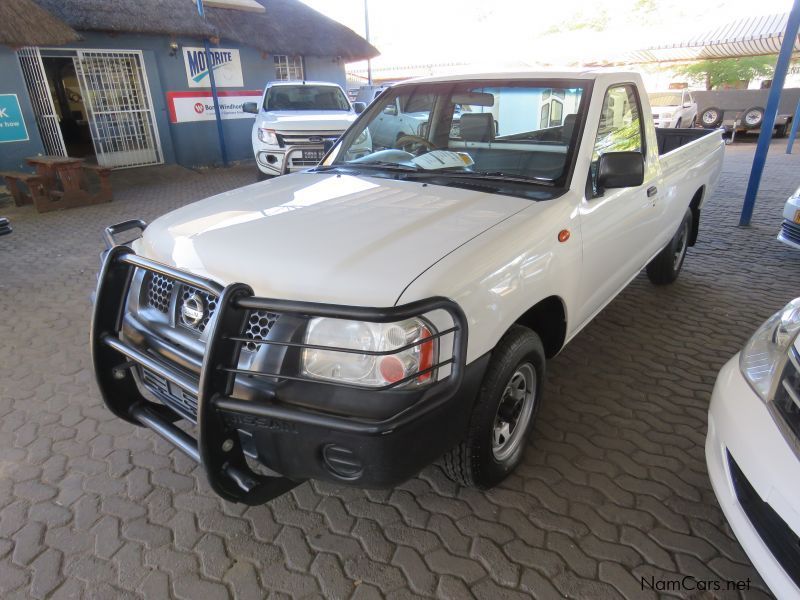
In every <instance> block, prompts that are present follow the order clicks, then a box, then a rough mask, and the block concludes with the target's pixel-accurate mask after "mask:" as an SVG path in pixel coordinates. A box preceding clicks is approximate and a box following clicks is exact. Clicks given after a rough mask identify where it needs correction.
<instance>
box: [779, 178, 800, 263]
mask: <svg viewBox="0 0 800 600" xmlns="http://www.w3.org/2000/svg"><path fill="white" fill-rule="evenodd" d="M778 241H780V242H783V243H784V244H786V245H787V246H791V247H792V248H797V249H799V250H800V189H798V190H797V191H796V192H795V193H794V194H793V195H792V196H791V197H790V198H789V199H788V200H787V201H786V204H785V205H784V207H783V223H782V224H781V231H780V233H778Z"/></svg>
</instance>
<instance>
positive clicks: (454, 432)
mask: <svg viewBox="0 0 800 600" xmlns="http://www.w3.org/2000/svg"><path fill="white" fill-rule="evenodd" d="M398 99H400V103H401V104H403V105H408V104H409V103H414V104H415V109H416V112H419V113H425V119H424V121H425V123H426V126H425V127H422V128H420V129H419V130H418V131H416V132H414V133H409V134H408V135H405V136H403V137H402V138H401V139H398V140H396V143H395V146H394V147H391V148H385V147H383V146H382V145H379V146H376V148H367V149H366V153H365V148H364V140H365V139H369V138H371V137H372V136H370V135H369V132H370V129H371V128H372V127H373V126H374V124H375V123H376V120H377V119H379V118H380V116H381V115H383V114H385V112H384V111H385V109H386V106H390V105H392V104H396V102H397V101H398ZM423 99H424V101H423ZM554 103H557V104H559V105H560V106H562V107H571V108H570V111H571V112H569V113H568V114H567V113H566V111H564V116H563V118H559V119H558V122H559V124H558V125H556V126H550V124H551V123H552V120H551V119H550V118H549V115H552V114H553V112H554V110H555V111H556V112H558V108H555V109H554V108H553V104H554ZM456 106H459V107H461V111H460V117H459V121H460V122H459V127H458V128H457V135H454V129H453V127H452V125H453V118H454V113H455V107H456ZM543 115H545V116H547V117H548V118H547V119H546V121H545V122H544V123H542V122H540V119H541V118H544V117H543ZM723 153H724V144H723V141H722V137H721V133H720V132H719V131H716V130H702V129H697V130H680V129H676V130H659V131H658V132H657V131H656V129H655V128H654V127H653V120H652V112H651V109H650V106H649V104H648V102H647V95H646V94H645V93H644V91H643V87H642V82H641V80H640V78H639V76H638V75H636V74H632V73H623V72H575V73H552V72H547V73H539V72H533V73H515V74H497V73H491V74H479V75H475V76H470V77H464V76H459V77H439V78H427V79H419V80H414V81H409V82H405V83H401V84H398V85H396V86H394V87H392V88H391V89H390V90H388V91H386V92H385V93H384V94H382V95H381V96H380V97H379V98H378V99H377V100H376V101H375V102H374V103H373V104H372V105H371V106H370V107H369V108H368V109H367V110H366V111H365V112H364V113H363V114H362V115H361V116H360V117H359V118H358V120H357V121H356V122H355V123H354V124H353V126H352V127H350V129H348V130H347V132H346V133H345V134H344V136H343V137H342V138H341V139H340V140H339V141H338V142H337V143H336V144H335V145H334V146H333V147H332V148H331V149H330V150H329V151H328V153H327V154H326V156H325V157H324V159H323V161H322V162H321V164H320V165H319V166H317V167H316V168H314V169H311V170H309V171H306V172H303V173H296V174H292V175H288V176H285V177H280V178H277V179H273V180H271V181H268V182H263V183H257V184H253V185H251V186H247V187H244V188H241V189H237V190H232V191H229V192H226V193H224V194H220V195H218V196H215V197H212V198H208V199H206V200H202V201H200V202H196V203H194V204H191V205H188V206H185V207H183V208H180V209H178V210H175V211H173V212H171V213H168V214H166V215H164V216H162V217H160V218H159V219H157V220H155V221H154V222H152V223H150V224H149V225H147V224H145V223H144V222H141V221H130V222H126V223H121V224H118V225H115V226H112V227H110V228H109V229H108V230H107V231H106V241H107V244H108V246H109V250H108V251H107V252H106V255H105V258H104V262H103V267H102V271H101V274H100V277H99V283H98V288H97V293H96V302H95V312H94V319H93V324H92V336H91V338H92V348H93V357H94V368H95V373H96V378H97V381H98V384H99V387H100V390H101V392H102V396H103V398H104V401H105V403H106V404H107V406H108V407H109V408H110V409H111V410H112V411H113V412H114V413H115V414H116V415H118V416H119V417H121V418H123V419H126V420H128V421H130V422H132V423H135V424H137V425H145V426H148V427H150V428H152V429H154V430H155V431H156V432H158V433H159V434H160V435H162V436H163V437H165V438H166V439H168V440H170V441H172V442H173V443H174V444H176V445H177V446H178V447H180V448H181V449H182V450H183V451H185V452H186V453H188V454H189V455H190V456H192V457H194V458H195V459H197V460H198V461H200V462H201V463H202V464H203V466H204V468H205V471H206V473H207V476H208V479H209V482H210V484H211V486H212V487H213V489H214V490H216V492H217V493H219V494H220V495H221V496H223V497H224V498H227V499H229V500H234V501H239V502H245V503H250V504H257V503H260V502H264V501H266V500H269V499H270V498H272V497H274V496H276V495H278V494H281V493H283V492H285V491H286V490H287V489H289V488H291V487H292V486H294V485H297V484H298V483H299V482H302V481H304V480H306V479H310V478H314V479H323V480H329V481H334V482H338V483H342V484H350V485H355V486H363V487H380V486H391V485H394V484H396V483H398V482H400V481H403V480H404V479H407V478H409V477H411V476H413V475H414V474H416V473H417V472H418V471H420V470H421V469H422V468H423V467H425V466H426V465H428V464H429V463H431V462H433V461H436V460H437V459H440V458H442V457H443V465H444V467H445V469H446V470H447V472H448V473H449V474H450V475H451V476H452V477H453V478H454V479H455V480H457V481H459V482H461V483H463V484H466V485H472V486H476V487H481V488H487V487H491V486H494V485H496V484H497V483H499V482H500V481H501V480H502V479H503V478H504V477H506V476H507V475H508V474H509V472H510V471H511V470H512V469H514V467H515V466H516V465H517V464H518V463H519V462H520V460H521V459H522V455H523V451H524V448H525V445H526V442H527V438H528V436H529V434H530V432H531V431H532V427H533V422H534V418H535V416H536V413H537V411H538V409H539V407H540V405H541V402H542V389H543V387H544V386H543V381H544V377H545V364H546V361H547V359H549V358H551V357H553V356H555V355H556V354H557V353H558V352H559V351H560V350H561V348H562V347H563V346H564V345H565V344H566V343H567V342H568V341H569V340H570V339H571V338H572V337H574V336H575V335H576V334H577V333H578V332H579V331H580V330H581V328H583V327H584V326H586V324H587V323H589V321H591V319H592V318H593V317H594V316H595V315H596V314H597V313H598V312H599V311H600V310H602V308H603V307H604V306H605V305H606V304H608V303H609V302H610V301H611V300H612V299H613V298H614V297H615V296H616V295H617V294H618V293H619V292H620V291H621V290H622V289H623V288H624V287H625V286H626V285H627V284H628V282H629V281H630V280H631V279H632V278H634V277H636V275H637V274H638V273H639V272H640V271H641V270H642V269H643V268H646V270H647V274H648V276H649V277H650V279H651V280H652V281H653V283H655V284H668V283H670V282H672V281H674V280H675V278H676V277H678V273H679V272H680V270H681V266H682V264H683V261H684V259H685V256H686V251H687V248H688V247H689V246H691V245H692V244H694V242H695V239H696V238H697V234H698V227H699V222H700V217H701V213H702V207H703V202H704V200H705V199H706V198H707V197H708V196H709V195H710V194H711V192H712V190H713V189H714V186H715V184H716V182H717V178H718V177H719V173H720V169H721V166H722V160H723ZM134 229H142V230H143V231H142V235H141V236H140V237H138V238H136V239H134V240H133V241H132V242H130V243H124V244H118V243H115V236H117V235H118V234H121V233H124V232H125V231H129V233H128V237H130V236H131V233H130V231H132V230H134ZM178 419H184V420H186V421H188V422H189V423H190V424H193V425H194V429H193V430H192V429H188V430H189V431H194V435H190V434H189V433H187V428H186V427H184V428H181V427H178V426H176V425H175V424H174V421H176V420H178Z"/></svg>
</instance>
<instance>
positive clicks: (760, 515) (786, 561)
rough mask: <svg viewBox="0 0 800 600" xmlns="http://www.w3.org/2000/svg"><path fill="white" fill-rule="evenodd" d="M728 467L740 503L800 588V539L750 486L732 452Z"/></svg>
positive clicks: (760, 534)
mask: <svg viewBox="0 0 800 600" xmlns="http://www.w3.org/2000/svg"><path fill="white" fill-rule="evenodd" d="M728 466H729V468H730V472H731V479H732V480H733V489H734V491H735V492H736V498H737V499H738V500H739V504H740V505H741V507H742V510H744V513H745V514H746V515H747V518H748V519H750V523H752V525H753V528H754V529H755V530H756V532H757V533H758V535H759V536H760V537H761V540H762V541H763V542H764V544H765V545H766V546H767V548H769V550H770V552H772V555H773V556H774V557H775V560H777V561H778V563H780V565H781V567H783V570H784V571H786V574H787V575H788V576H789V577H790V578H791V579H792V581H794V583H795V584H796V585H798V586H800V538H799V537H797V535H796V534H795V533H794V532H793V531H792V530H791V528H790V527H789V525H788V524H787V523H786V521H784V520H783V519H781V517H780V515H779V514H778V513H776V512H775V511H774V510H773V508H772V507H771V506H770V505H769V504H767V503H766V502H764V501H763V500H762V499H761V497H760V496H759V495H758V492H756V491H755V490H754V489H753V486H752V485H750V482H749V481H748V480H747V478H746V477H745V476H744V473H742V470H741V469H740V468H739V465H737V464H736V461H735V460H733V457H732V456H731V453H730V452H728Z"/></svg>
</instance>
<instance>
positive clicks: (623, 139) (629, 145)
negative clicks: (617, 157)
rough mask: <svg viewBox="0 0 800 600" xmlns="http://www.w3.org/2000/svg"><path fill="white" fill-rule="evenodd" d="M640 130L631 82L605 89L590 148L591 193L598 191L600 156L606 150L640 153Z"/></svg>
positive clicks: (638, 112) (636, 104)
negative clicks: (598, 120) (597, 177)
mask: <svg viewBox="0 0 800 600" xmlns="http://www.w3.org/2000/svg"><path fill="white" fill-rule="evenodd" d="M643 150H644V133H643V131H642V119H641V110H640V107H639V98H638V97H637V96H636V91H635V89H634V87H633V85H632V84H625V85H618V86H614V87H610V88H608V91H607V92H606V95H605V98H604V99H603V108H602V110H601V112H600V124H599V125H598V127H597V137H596V138H595V142H594V149H593V151H592V164H591V171H590V180H591V184H592V192H593V193H595V194H596V193H597V188H596V185H595V181H596V180H595V176H596V175H597V164H598V162H599V160H600V156H601V155H603V154H605V153H606V152H625V151H627V152H642V151H643Z"/></svg>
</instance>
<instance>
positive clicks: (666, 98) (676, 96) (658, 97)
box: [648, 92, 681, 106]
mask: <svg viewBox="0 0 800 600" xmlns="http://www.w3.org/2000/svg"><path fill="white" fill-rule="evenodd" d="M648 97H649V98H650V106H678V105H680V103H681V93H680V92H677V93H676V92H667V93H660V94H649V96H648Z"/></svg>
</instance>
